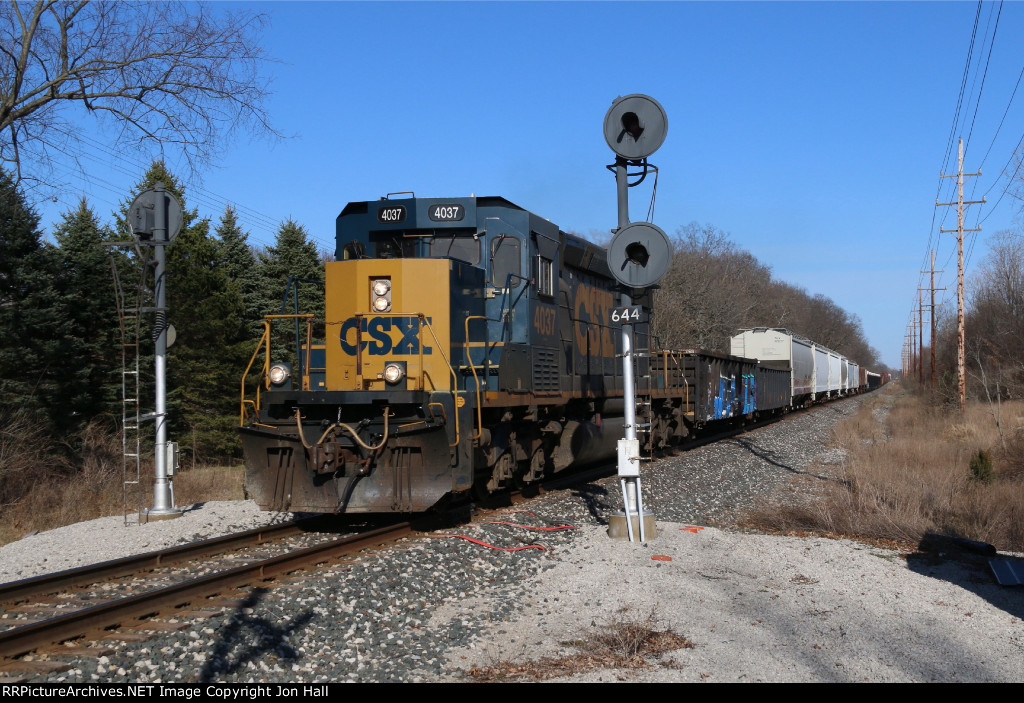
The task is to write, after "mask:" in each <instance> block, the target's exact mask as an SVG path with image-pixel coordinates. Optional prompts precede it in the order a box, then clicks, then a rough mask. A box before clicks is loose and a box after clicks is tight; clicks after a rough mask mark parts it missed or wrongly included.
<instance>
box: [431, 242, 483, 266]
mask: <svg viewBox="0 0 1024 703" xmlns="http://www.w3.org/2000/svg"><path fill="white" fill-rule="evenodd" d="M430 256H431V257H432V258H435V259H443V258H446V257H447V258H452V259H458V260H460V261H465V262H466V263H467V264H472V265H473V266H479V265H480V240H478V239H476V238H475V237H467V236H461V237H457V236H451V235H448V236H441V237H434V239H433V240H432V241H431V242H430Z"/></svg>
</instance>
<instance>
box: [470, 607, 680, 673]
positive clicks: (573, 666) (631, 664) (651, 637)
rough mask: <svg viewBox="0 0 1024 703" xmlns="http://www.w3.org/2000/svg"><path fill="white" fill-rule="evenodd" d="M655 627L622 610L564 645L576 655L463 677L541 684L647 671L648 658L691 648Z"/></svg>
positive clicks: (651, 618)
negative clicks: (563, 678)
mask: <svg viewBox="0 0 1024 703" xmlns="http://www.w3.org/2000/svg"><path fill="white" fill-rule="evenodd" d="M657 627H658V616H657V613H656V612H655V611H653V610H652V611H651V612H650V613H648V614H647V615H639V616H638V615H636V614H634V613H633V612H631V611H630V610H629V608H623V609H622V610H620V611H619V612H618V613H616V614H615V616H613V617H612V618H611V619H610V620H609V621H608V622H606V623H603V624H600V625H598V626H597V627H596V629H595V630H593V631H592V632H587V633H585V634H584V635H583V636H582V637H581V638H580V639H578V640H576V641H573V642H568V643H566V644H569V645H571V646H572V647H573V648H574V649H575V650H577V653H575V654H568V655H565V656H560V657H544V658H541V659H536V660H530V661H523V662H513V661H508V660H503V661H498V662H495V663H493V664H490V665H488V666H480V667H474V668H472V669H470V670H469V671H468V672H466V675H467V676H470V677H472V678H474V679H477V680H478V681H501V680H505V679H529V680H534V681H543V680H547V679H553V678H557V677H559V676H571V675H573V674H581V673H586V672H588V671H595V670H597V669H647V668H651V666H652V664H651V662H650V657H655V656H657V655H660V654H664V653H666V652H672V651H675V650H677V649H690V648H692V647H693V643H692V642H691V641H690V640H688V639H687V638H685V637H682V636H680V635H677V634H676V633H674V632H672V630H670V629H665V630H658V629H656V628H657Z"/></svg>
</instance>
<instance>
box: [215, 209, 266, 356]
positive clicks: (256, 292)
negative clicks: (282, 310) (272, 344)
mask: <svg viewBox="0 0 1024 703" xmlns="http://www.w3.org/2000/svg"><path fill="white" fill-rule="evenodd" d="M216 235H217V239H218V246H219V247H220V252H219V258H220V260H221V262H222V264H223V266H224V270H225V272H226V273H227V276H228V278H229V279H230V280H231V281H234V282H235V283H236V284H237V285H238V287H239V291H240V292H241V294H242V309H243V315H242V316H243V319H244V322H245V324H246V327H247V329H249V330H250V331H251V333H252V334H253V336H254V339H258V338H259V335H260V333H261V331H262V329H263V326H262V324H261V323H262V320H263V314H264V313H263V312H262V311H261V309H260V300H261V296H260V275H259V271H258V270H257V268H256V254H255V253H254V252H253V250H252V247H251V246H249V233H248V232H243V231H242V228H241V227H239V226H238V218H237V217H236V216H235V211H234V209H233V208H232V207H231V206H230V205H229V206H228V207H227V209H225V210H224V214H223V215H221V218H220V225H218V227H217V231H216Z"/></svg>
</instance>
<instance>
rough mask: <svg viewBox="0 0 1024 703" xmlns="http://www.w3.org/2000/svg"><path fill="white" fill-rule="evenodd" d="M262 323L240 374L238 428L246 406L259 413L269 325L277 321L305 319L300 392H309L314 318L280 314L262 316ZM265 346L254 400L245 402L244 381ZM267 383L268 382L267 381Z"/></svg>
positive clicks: (266, 365)
mask: <svg viewBox="0 0 1024 703" xmlns="http://www.w3.org/2000/svg"><path fill="white" fill-rule="evenodd" d="M263 317H264V319H263V322H261V323H260V324H262V325H263V334H262V335H260V341H259V342H257V343H256V349H255V350H253V353H252V357H251V358H250V359H249V364H248V365H247V366H246V367H245V371H244V372H243V373H242V382H241V395H242V397H241V403H240V404H239V418H238V424H239V426H240V427H241V426H244V425H245V418H246V413H245V407H246V405H247V404H248V405H252V406H253V409H254V410H256V411H259V407H260V389H261V386H262V385H263V382H264V380H265V379H267V372H268V371H269V370H270V323H271V322H272V321H273V320H277V319H299V318H305V319H306V373H305V374H304V375H303V377H302V381H301V386H302V390H304V391H308V390H309V375H308V373H309V355H310V349H311V347H312V333H313V318H314V317H316V316H315V315H313V314H310V313H304V314H281V315H264V316H263ZM264 344H265V345H266V349H265V353H264V355H263V367H262V368H261V369H260V382H259V383H257V384H256V400H255V401H253V400H246V398H245V379H246V377H247V376H248V375H249V372H250V371H251V370H252V365H253V364H254V363H255V362H256V357H257V356H258V355H259V353H260V348H261V347H263V346H264ZM268 382H269V381H268Z"/></svg>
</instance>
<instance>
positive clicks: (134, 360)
mask: <svg viewBox="0 0 1024 703" xmlns="http://www.w3.org/2000/svg"><path fill="white" fill-rule="evenodd" d="M129 244H131V245H134V244H135V243H134V242H116V243H111V245H112V246H117V245H121V246H125V245H129ZM135 251H136V255H137V258H136V262H137V265H136V266H135V267H132V269H133V270H132V271H131V273H132V275H133V277H134V282H133V283H132V284H131V286H130V288H133V289H134V296H133V297H134V300H133V301H131V304H130V305H129V301H128V300H127V299H126V295H127V293H126V290H125V284H124V282H123V281H122V280H121V276H120V274H119V272H118V269H117V259H116V258H115V256H114V253H113V251H111V252H110V265H111V270H112V271H113V275H114V293H115V296H116V300H117V319H118V325H119V327H120V331H121V475H122V484H123V489H122V494H123V512H124V524H125V525H129V524H133V523H132V521H131V520H130V519H129V515H134V520H135V523H134V524H138V522H139V520H140V518H141V515H142V497H143V491H142V430H141V425H142V421H143V420H144V419H148V418H146V417H145V416H143V415H142V413H141V410H140V407H141V406H140V391H141V384H140V379H139V356H140V346H139V343H140V336H141V320H142V316H141V313H143V312H145V311H147V310H149V309H151V308H144V307H143V303H144V302H145V301H146V297H147V296H148V295H151V293H150V292H149V291H147V289H146V286H145V280H146V272H147V269H148V261H146V260H144V258H143V256H142V252H141V251H139V248H138V247H136V249H135Z"/></svg>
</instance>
